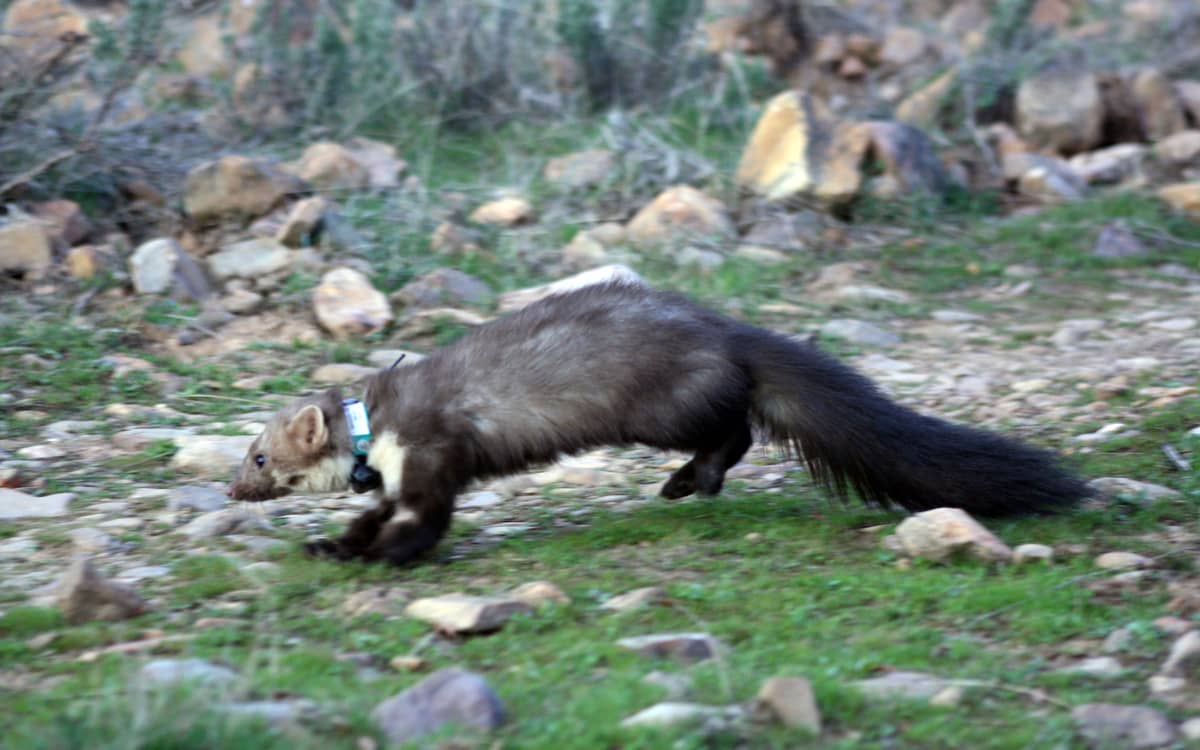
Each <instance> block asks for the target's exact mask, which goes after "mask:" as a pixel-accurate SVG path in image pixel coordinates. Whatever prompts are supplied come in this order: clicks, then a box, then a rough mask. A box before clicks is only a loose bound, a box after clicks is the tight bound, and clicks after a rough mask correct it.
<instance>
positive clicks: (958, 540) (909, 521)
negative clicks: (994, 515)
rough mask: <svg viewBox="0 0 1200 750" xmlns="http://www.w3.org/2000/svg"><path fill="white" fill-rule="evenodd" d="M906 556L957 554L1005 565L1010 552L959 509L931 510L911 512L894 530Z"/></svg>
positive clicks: (944, 557) (946, 556)
mask: <svg viewBox="0 0 1200 750" xmlns="http://www.w3.org/2000/svg"><path fill="white" fill-rule="evenodd" d="M896 537H897V540H898V541H899V543H900V545H901V546H902V547H903V549H904V551H905V553H906V554H908V555H909V556H910V557H921V558H925V559H928V560H937V561H943V560H948V559H950V558H952V557H954V556H955V555H958V554H960V553H966V554H968V555H970V556H971V557H974V558H975V559H978V560H983V561H985V562H1008V561H1009V560H1011V559H1012V550H1011V549H1009V548H1008V545H1006V544H1005V543H1004V542H1002V541H1000V540H999V539H998V538H996V536H995V535H994V534H992V532H990V531H988V530H987V529H986V528H984V527H983V525H982V524H980V523H979V522H978V521H976V520H975V519H974V518H971V516H969V515H967V513H966V512H965V511H963V510H962V509H960V508H934V509H933V510H926V511H922V512H921V513H915V514H913V515H911V516H909V517H908V518H906V519H904V520H903V521H901V522H900V525H899V526H897V527H896Z"/></svg>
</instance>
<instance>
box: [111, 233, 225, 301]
mask: <svg viewBox="0 0 1200 750" xmlns="http://www.w3.org/2000/svg"><path fill="white" fill-rule="evenodd" d="M129 275H130V277H131V278H132V279H133V288H134V290H136V291H137V292H138V293H139V294H166V293H168V292H171V293H173V294H175V295H177V296H181V297H184V298H190V299H194V300H202V299H204V298H205V297H207V296H208V295H209V294H210V293H211V292H212V289H211V287H210V286H209V283H208V279H207V278H206V277H205V275H204V271H203V270H201V269H200V266H198V265H197V264H196V261H194V260H192V256H190V255H188V254H187V252H185V251H184V249H183V247H181V246H180V244H179V243H178V242H176V241H175V240H173V239H170V238H169V237H162V238H159V239H155V240H150V241H149V242H144V243H142V244H141V245H138V247H137V249H136V250H134V251H133V255H131V256H130V257H129Z"/></svg>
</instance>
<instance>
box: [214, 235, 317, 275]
mask: <svg viewBox="0 0 1200 750" xmlns="http://www.w3.org/2000/svg"><path fill="white" fill-rule="evenodd" d="M295 262H296V253H295V251H293V250H290V249H289V248H288V247H287V246H286V245H284V244H283V243H282V242H280V241H279V240H276V239H273V238H270V237H258V238H256V239H252V240H243V241H242V242H235V243H233V244H232V245H226V246H225V247H223V248H221V249H220V251H218V252H216V253H213V254H212V255H210V256H208V268H209V270H210V271H212V274H213V276H216V277H217V278H218V279H229V278H234V277H237V278H243V279H258V278H260V277H263V276H268V275H270V274H273V273H277V272H279V271H282V270H284V269H286V268H288V267H290V266H292V265H293V264H294V263H295Z"/></svg>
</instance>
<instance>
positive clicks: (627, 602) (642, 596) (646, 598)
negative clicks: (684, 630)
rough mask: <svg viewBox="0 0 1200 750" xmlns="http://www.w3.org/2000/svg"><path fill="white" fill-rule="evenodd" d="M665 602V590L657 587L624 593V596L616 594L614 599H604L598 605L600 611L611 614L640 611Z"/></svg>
mask: <svg viewBox="0 0 1200 750" xmlns="http://www.w3.org/2000/svg"><path fill="white" fill-rule="evenodd" d="M666 600H667V592H666V590H665V589H662V588H659V587H658V586H647V587H645V588H640V589H634V590H633V591H626V592H625V593H624V594H617V595H616V596H614V597H611V598H609V599H606V600H605V602H604V603H603V604H601V605H600V609H607V610H610V611H612V612H630V611H632V610H635V609H641V608H642V607H647V606H649V605H651V604H661V603H662V602H665V601H666Z"/></svg>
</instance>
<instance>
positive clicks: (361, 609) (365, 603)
mask: <svg viewBox="0 0 1200 750" xmlns="http://www.w3.org/2000/svg"><path fill="white" fill-rule="evenodd" d="M410 598H411V597H410V595H409V593H408V591H406V590H404V589H400V588H396V587H395V586H372V587H371V588H369V589H364V590H362V591H358V592H356V593H354V594H351V595H350V596H349V597H347V598H346V601H344V602H342V606H341V607H340V608H339V610H340V611H341V613H342V614H344V615H346V616H347V617H365V616H367V615H383V616H385V617H390V616H393V615H398V614H400V613H401V612H402V611H403V609H404V605H406V604H408V601H409V599H410Z"/></svg>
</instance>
